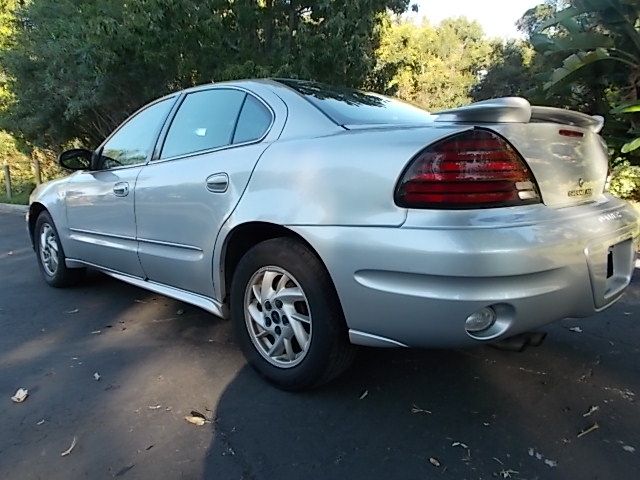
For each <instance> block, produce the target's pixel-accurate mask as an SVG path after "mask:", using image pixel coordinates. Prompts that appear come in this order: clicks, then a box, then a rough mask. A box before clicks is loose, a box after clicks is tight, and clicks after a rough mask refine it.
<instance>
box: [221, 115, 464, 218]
mask: <svg viewBox="0 0 640 480" xmlns="http://www.w3.org/2000/svg"><path fill="white" fill-rule="evenodd" d="M464 129H466V127H462V128H461V127H459V126H458V127H419V128H395V129H389V128H386V129H368V130H355V131H345V132H343V133H339V134H334V135H327V136H324V137H317V138H313V139H295V140H288V141H279V142H276V143H274V144H273V145H272V146H271V147H270V148H269V149H268V150H267V151H266V152H265V153H264V155H263V156H262V158H261V159H260V161H259V162H258V165H257V167H256V169H255V171H254V173H253V175H252V178H251V180H250V182H249V185H248V187H247V190H246V192H245V194H244V196H243V198H242V200H241V201H240V204H239V205H238V208H237V210H236V211H235V212H234V215H233V216H234V217H235V221H236V222H244V221H265V222H273V223H278V224H282V225H352V226H353V225H369V226H398V225H401V224H402V223H403V222H404V220H405V218H406V209H404V208H400V207H398V206H397V205H396V204H395V203H394V199H393V194H394V188H395V186H396V183H397V181H398V178H399V177H400V175H401V174H402V172H403V170H404V168H405V166H406V165H407V164H408V162H409V161H410V160H411V158H412V157H413V156H414V155H416V153H418V152H419V151H420V150H421V149H422V148H424V147H425V146H426V145H428V144H430V143H432V142H434V141H436V140H438V139H440V138H442V137H445V136H448V135H451V134H452V133H454V132H456V131H460V130H464Z"/></svg>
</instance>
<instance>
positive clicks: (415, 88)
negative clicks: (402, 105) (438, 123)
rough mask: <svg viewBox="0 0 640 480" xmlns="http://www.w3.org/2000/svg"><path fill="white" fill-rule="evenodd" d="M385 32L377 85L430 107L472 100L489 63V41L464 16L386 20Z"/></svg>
mask: <svg viewBox="0 0 640 480" xmlns="http://www.w3.org/2000/svg"><path fill="white" fill-rule="evenodd" d="M381 35H382V37H381V44H380V48H379V49H378V50H377V52H376V55H377V65H376V69H375V72H374V75H373V78H374V79H375V84H376V85H377V86H378V88H380V89H382V90H383V91H386V92H387V93H393V94H395V95H397V96H398V97H400V98H402V99H404V100H408V101H411V102H414V103H416V104H419V105H421V106H423V107H425V108H427V109H428V110H432V111H435V110H440V109H444V108H449V107H453V106H459V105H462V104H465V103H469V101H470V98H469V90H470V89H471V87H472V86H473V85H474V84H475V83H476V81H477V78H478V76H479V74H480V72H481V71H482V70H483V69H484V68H486V67H487V65H488V64H489V59H490V53H491V46H490V43H489V42H488V41H487V40H486V39H485V37H484V33H483V31H482V28H481V27H480V25H479V24H478V23H477V22H470V21H468V20H467V19H465V18H456V19H448V20H445V21H443V22H442V23H441V24H440V25H437V26H432V25H430V24H429V23H427V22H425V23H423V24H422V25H415V24H414V23H412V22H406V21H398V20H393V19H391V18H387V20H386V22H385V24H384V25H383V28H382V34H381Z"/></svg>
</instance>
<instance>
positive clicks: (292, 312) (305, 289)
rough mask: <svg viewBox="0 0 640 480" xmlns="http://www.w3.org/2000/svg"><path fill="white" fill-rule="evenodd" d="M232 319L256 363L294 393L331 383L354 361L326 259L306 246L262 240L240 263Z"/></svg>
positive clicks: (264, 373)
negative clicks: (322, 259) (321, 258)
mask: <svg viewBox="0 0 640 480" xmlns="http://www.w3.org/2000/svg"><path fill="white" fill-rule="evenodd" d="M231 315H232V318H233V320H234V322H235V327H236V334H237V337H238V340H239V343H240V346H241V348H242V350H243V352H244V354H245V356H246V357H247V360H248V361H249V363H250V364H251V365H252V366H253V367H254V368H255V369H256V370H257V371H258V373H260V374H261V375H262V376H264V377H265V378H266V379H267V380H269V381H270V382H272V383H274V384H275V385H277V386H279V387H280V388H284V389H287V390H301V389H305V388H311V387H315V386H319V385H321V384H323V383H326V382H328V381H330V380H332V379H333V378H335V377H337V376H338V375H339V374H340V373H342V372H343V371H344V370H345V369H346V368H347V367H348V366H349V365H350V364H351V362H352V360H353V357H354V350H355V348H354V347H353V346H352V345H351V344H350V343H349V341H348V332H347V327H346V323H345V321H344V316H343V314H342V308H341V307H340V302H339V301H338V298H337V295H336V292H335V288H334V286H333V283H332V282H331V278H330V277H329V274H328V273H327V271H326V269H325V268H324V266H323V265H322V263H321V262H320V260H319V259H318V258H317V257H316V256H315V255H314V254H313V253H312V252H311V251H310V250H309V249H308V248H307V247H306V246H305V245H303V244H302V243H301V242H299V241H296V240H294V239H291V238H276V239H272V240H267V241H265V242H262V243H260V244H258V245H256V246H255V247H253V248H252V249H251V250H249V251H248V252H247V253H246V254H245V256H244V257H243V258H242V259H241V260H240V263H239V264H238V267H237V269H236V271H235V274H234V276H233V281H232V285H231Z"/></svg>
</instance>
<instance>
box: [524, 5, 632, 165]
mask: <svg viewBox="0 0 640 480" xmlns="http://www.w3.org/2000/svg"><path fill="white" fill-rule="evenodd" d="M531 41H532V43H533V44H534V46H535V48H536V50H538V51H539V52H540V53H541V54H542V55H545V56H546V57H550V58H558V59H561V62H558V63H556V64H555V65H554V66H555V67H556V68H555V70H553V73H552V74H551V75H550V76H549V78H548V81H547V82H546V84H545V86H544V88H545V90H546V91H547V92H549V93H550V94H553V93H554V92H557V91H558V90H560V89H563V88H567V87H568V88H570V89H575V88H576V87H577V86H579V85H580V84H582V83H584V82H591V83H596V84H599V85H601V91H600V92H599V93H600V95H599V98H600V101H601V108H603V109H605V108H606V111H605V112H603V113H604V114H606V115H607V117H608V128H609V130H608V131H609V133H610V138H611V139H613V140H614V146H616V147H618V148H619V149H620V151H621V153H623V154H627V153H629V152H632V151H634V150H637V149H639V148H640V125H639V124H638V121H637V118H634V115H637V114H638V112H640V4H638V3H637V2H635V1H631V0H573V1H572V2H571V6H569V7H568V8H566V9H564V10H561V11H559V12H557V13H556V14H555V15H553V16H552V17H551V18H549V19H548V20H546V21H544V22H542V23H541V24H540V25H539V26H538V29H537V30H536V32H535V33H534V34H533V35H532V37H531ZM594 79H595V82H594ZM614 106H615V108H613V107H614ZM621 114H629V115H630V117H629V118H627V119H624V118H621V117H620V115H621ZM621 127H622V131H621V130H620V129H621ZM620 141H622V143H623V144H622V145H620V143H619V142H620ZM616 143H617V145H616ZM629 158H631V159H633V157H629ZM636 161H637V158H636Z"/></svg>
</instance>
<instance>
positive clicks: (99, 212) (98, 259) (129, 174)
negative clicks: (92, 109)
mask: <svg viewBox="0 0 640 480" xmlns="http://www.w3.org/2000/svg"><path fill="white" fill-rule="evenodd" d="M174 102H175V97H170V98H165V99H162V100H160V101H157V102H155V103H153V104H151V105H149V106H147V107H145V108H143V109H142V110H140V111H138V112H136V113H135V114H134V115H132V116H131V117H130V118H129V119H128V120H127V121H125V122H124V123H123V124H122V125H121V126H120V127H119V128H118V129H117V130H116V131H115V132H114V133H113V134H112V135H111V136H110V137H109V138H108V139H107V140H106V141H105V142H104V144H103V145H102V146H101V147H99V148H98V149H97V150H96V154H95V155H94V160H93V165H92V170H91V171H81V172H78V173H76V174H75V175H73V176H71V177H70V179H69V181H68V183H67V185H66V195H65V204H66V210H67V224H68V226H69V230H70V232H69V252H68V255H69V256H70V257H72V258H76V259H78V260H82V261H84V262H88V263H91V264H94V265H98V266H101V267H106V268H109V269H112V270H116V271H118V272H122V273H127V274H130V275H135V276H139V277H142V276H143V271H142V268H141V267H140V261H139V260H138V254H137V241H136V222H135V214H134V201H135V188H134V187H135V183H136V179H137V177H138V174H139V173H140V170H141V168H142V166H143V165H144V164H145V163H146V162H147V160H148V158H149V157H150V155H151V152H152V150H153V147H154V145H155V142H156V140H157V138H158V134H159V132H160V129H161V128H162V126H163V124H164V121H165V120H166V118H167V115H168V114H169V111H170V110H171V106H172V105H173V103H174Z"/></svg>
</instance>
